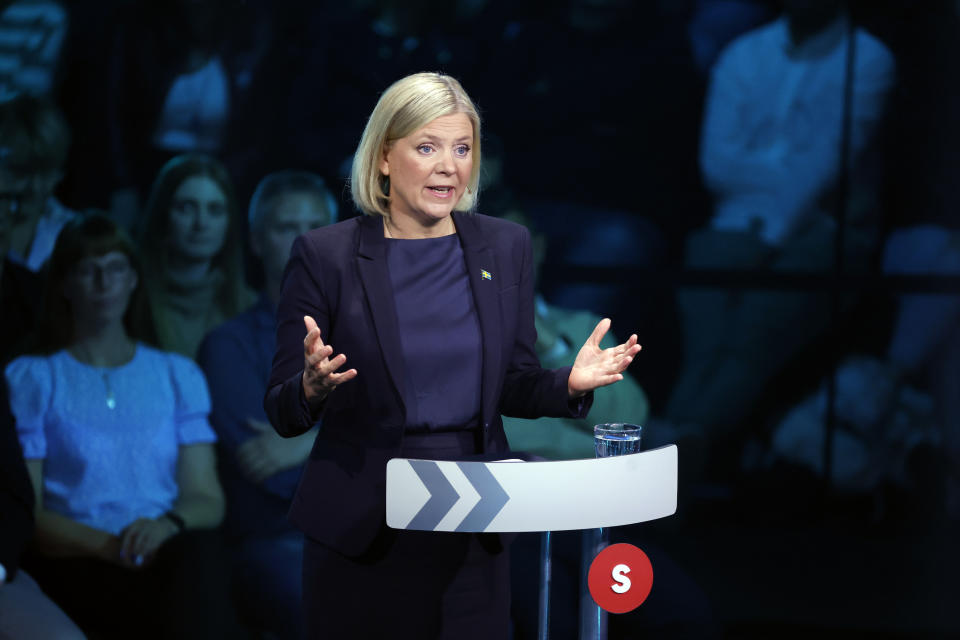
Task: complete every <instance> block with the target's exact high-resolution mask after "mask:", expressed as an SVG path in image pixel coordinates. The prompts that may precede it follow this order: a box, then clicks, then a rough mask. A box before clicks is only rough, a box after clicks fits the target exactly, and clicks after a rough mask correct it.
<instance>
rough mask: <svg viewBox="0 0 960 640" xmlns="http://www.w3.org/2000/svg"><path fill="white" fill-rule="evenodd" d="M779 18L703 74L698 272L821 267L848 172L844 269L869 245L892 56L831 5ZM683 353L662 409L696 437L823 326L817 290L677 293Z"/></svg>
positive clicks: (812, 4)
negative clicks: (706, 84)
mask: <svg viewBox="0 0 960 640" xmlns="http://www.w3.org/2000/svg"><path fill="white" fill-rule="evenodd" d="M783 5H784V7H783V8H784V12H783V15H782V16H781V17H780V18H778V19H777V20H775V21H774V22H772V23H770V24H769V25H766V26H763V27H761V28H758V29H756V30H754V31H751V32H749V33H747V34H745V35H743V36H741V37H740V38H738V39H737V40H735V41H734V42H733V43H732V44H731V45H730V46H729V47H727V48H726V50H725V51H724V52H723V53H722V54H721V56H720V59H719V60H718V61H717V63H716V66H715V67H714V69H713V73H712V78H711V86H710V91H709V95H708V98H707V104H706V113H705V115H704V125H703V136H702V141H701V155H700V161H701V166H702V169H703V175H704V179H705V181H706V184H707V186H708V187H709V189H710V191H711V192H712V194H713V196H714V200H715V208H714V214H713V217H712V219H711V221H710V225H709V228H707V229H705V230H702V231H700V232H697V233H695V234H693V235H692V236H691V237H690V238H689V239H688V242H687V247H686V258H685V260H686V264H687V266H688V267H692V268H699V269H725V268H726V269H755V268H761V269H762V268H772V269H779V270H787V271H805V270H814V271H817V270H820V271H823V272H826V271H828V270H830V269H832V267H833V264H834V259H835V249H834V246H835V237H836V235H837V221H836V220H835V219H834V214H835V212H836V207H837V204H836V196H837V188H838V184H839V181H840V180H841V179H842V177H841V176H842V174H843V173H844V172H848V173H847V175H848V177H849V192H848V194H847V195H848V201H847V202H845V203H844V206H845V212H846V213H845V220H844V224H845V228H844V235H843V237H844V238H845V242H844V247H843V256H844V270H845V271H847V272H859V273H863V272H865V271H866V270H867V269H868V268H869V267H870V265H871V259H872V257H873V256H874V255H875V252H876V251H877V249H878V247H877V234H878V227H879V220H878V217H879V216H878V212H877V205H876V192H877V187H878V184H877V180H878V175H877V173H876V154H875V153H871V149H873V145H874V144H875V142H876V139H877V136H876V133H877V127H878V124H879V123H880V122H881V118H882V116H883V113H884V107H885V102H886V98H887V95H888V93H889V92H890V90H891V88H892V85H893V80H894V62H893V57H892V55H891V54H890V52H889V51H888V50H887V48H886V47H885V46H884V45H883V44H881V43H880V41H878V40H877V39H876V38H874V37H873V36H871V35H869V34H868V33H866V32H865V31H864V30H863V29H861V28H857V27H855V26H854V25H852V24H851V22H850V18H849V17H848V16H847V14H846V13H845V12H844V11H843V9H842V6H843V3H842V2H841V1H840V0H786V1H785V2H784V3H783ZM848 52H849V53H850V54H851V55H853V56H854V58H853V61H852V65H853V66H852V68H851V71H852V75H851V76H850V77H849V81H850V82H851V83H852V87H851V97H852V104H851V118H850V129H849V155H848V157H846V158H844V159H843V160H842V161H841V159H840V156H841V138H842V136H843V131H844V112H843V105H844V95H845V93H844V91H845V86H846V82H847V80H848V78H847V74H846V69H847V54H848ZM679 303H680V307H681V315H682V320H683V332H684V360H683V364H682V367H681V374H680V377H679V380H678V381H677V384H676V386H675V388H674V390H673V392H672V394H671V398H670V400H669V402H668V404H667V407H666V411H665V414H666V417H667V418H668V419H670V420H671V421H673V422H674V423H675V424H681V425H685V426H688V427H690V428H691V429H692V430H693V431H695V432H699V433H701V434H704V435H706V436H707V437H708V438H717V437H721V435H722V434H723V433H729V432H730V431H731V430H733V429H735V428H737V427H738V426H740V424H741V422H742V421H743V420H744V419H745V417H746V416H747V415H748V414H749V412H750V411H751V410H752V409H753V408H754V405H755V403H756V402H757V400H758V399H759V397H760V396H761V394H762V393H763V391H764V387H765V385H767V384H768V383H769V381H770V380H771V378H772V377H773V375H774V374H775V373H777V372H778V371H779V370H780V369H781V368H782V367H783V366H785V364H786V363H788V362H789V361H790V360H791V359H792V358H793V357H795V356H796V355H797V354H798V353H800V352H801V351H802V350H803V349H804V348H805V347H806V346H807V345H809V344H810V343H811V342H812V341H813V340H814V339H816V338H817V337H818V336H820V335H822V334H823V333H824V332H825V331H826V330H827V328H828V327H829V325H830V321H831V316H830V298H829V295H828V294H827V293H826V292H823V293H821V292H813V293H805V292H797V293H792V292H768V291H735V292H728V291H725V290H722V289H709V290H706V289H699V290H685V291H681V292H680V294H679Z"/></svg>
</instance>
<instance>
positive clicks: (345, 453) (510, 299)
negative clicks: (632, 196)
mask: <svg viewBox="0 0 960 640" xmlns="http://www.w3.org/2000/svg"><path fill="white" fill-rule="evenodd" d="M453 221H454V224H455V226H456V229H457V234H458V235H459V236H460V240H461V243H462V245H463V253H464V258H465V260H466V265H467V272H468V274H469V279H470V286H471V288H472V290H473V296H474V301H475V303H476V309H477V315H478V318H479V323H480V333H481V337H482V342H483V365H482V372H481V390H480V393H481V415H480V424H481V428H482V430H483V438H482V442H483V452H482V453H484V454H487V455H492V456H496V455H497V454H500V453H505V452H507V451H508V450H509V447H508V445H507V439H506V435H505V434H504V431H503V423H502V421H501V418H500V415H501V413H503V414H507V415H510V416H516V417H521V418H537V417H540V416H556V417H566V416H570V417H583V416H585V415H586V412H587V410H588V409H589V407H590V404H591V403H592V395H589V394H588V395H587V396H585V397H584V398H581V399H580V400H578V401H573V402H571V401H570V400H569V399H568V396H567V378H568V376H569V373H570V369H569V367H566V368H563V369H557V370H545V369H542V368H541V367H540V362H539V360H538V359H537V356H536V353H535V351H534V344H535V343H536V339H537V334H536V329H534V321H533V318H534V310H533V304H534V302H533V264H532V251H531V244H530V234H529V232H528V231H527V230H526V229H525V228H524V227H522V226H520V225H517V224H515V223H512V222H508V221H505V220H500V219H498V218H491V217H488V216H483V215H480V214H462V213H457V212H454V214H453ZM305 315H309V316H312V317H313V318H314V320H316V322H317V325H318V326H319V327H320V331H321V338H322V339H323V341H324V342H325V343H326V344H329V345H331V346H332V347H333V349H334V353H343V354H345V355H346V356H347V362H346V365H345V366H344V367H343V369H348V368H351V367H353V368H356V370H357V377H356V378H354V379H353V380H351V381H349V382H346V383H344V384H341V385H340V386H338V387H337V389H335V390H334V391H333V392H332V393H331V394H330V395H329V396H328V397H327V399H326V401H325V402H324V403H323V405H322V406H321V407H319V408H313V410H311V408H310V407H309V406H308V405H307V403H306V401H305V399H304V394H303V388H302V382H301V377H302V373H303V339H304V336H305V335H306V329H305V328H304V324H303V316H305ZM404 383H405V381H404V377H403V353H402V351H401V345H400V332H399V327H398V322H397V314H396V309H395V305H394V299H393V290H392V287H391V283H390V274H389V272H388V271H387V258H386V240H385V238H384V236H383V222H382V220H381V218H380V216H361V217H359V218H351V219H349V220H345V221H343V222H340V223H337V224H334V225H331V226H327V227H322V228H319V229H315V230H313V231H310V232H308V233H306V234H304V235H303V236H301V237H299V238H297V240H296V241H295V242H294V245H293V248H292V249H291V253H290V260H289V262H288V264H287V268H286V272H285V273H284V278H283V288H282V292H281V296H280V302H279V305H278V309H277V351H276V354H275V355H274V359H273V370H272V371H271V374H270V380H269V382H268V387H267V393H266V397H265V398H264V408H265V409H266V412H267V416H268V417H269V418H270V422H271V423H272V424H273V426H274V428H275V429H276V430H277V432H278V433H280V434H281V435H283V436H288V437H292V436H296V435H299V434H301V433H304V432H306V431H307V430H309V429H310V428H311V427H312V426H313V425H314V424H315V423H316V421H317V420H320V419H322V426H321V428H320V431H319V435H318V436H317V440H316V444H315V445H314V447H313V451H312V452H311V454H310V458H309V460H308V461H307V464H306V466H305V468H304V471H303V476H302V477H301V480H300V485H299V487H298V489H297V493H296V495H295V496H294V499H293V503H292V505H291V507H290V519H291V520H292V521H293V523H294V524H295V525H296V526H298V527H299V528H300V529H301V530H303V531H304V533H306V534H307V535H308V536H310V537H311V538H313V539H315V540H317V541H319V542H321V543H323V544H325V545H327V546H329V547H331V548H333V549H336V550H337V551H339V552H341V553H344V554H346V555H359V554H361V553H363V552H364V551H366V549H367V548H368V546H369V544H370V543H371V542H372V540H373V538H374V536H375V535H376V534H377V532H378V531H379V529H380V527H381V526H382V524H383V522H384V519H385V505H386V463H387V461H388V460H389V459H390V458H393V457H396V456H397V455H398V453H399V451H400V449H401V447H402V443H403V426H404V424H405V422H406V416H405V407H404V401H403V398H404V388H403V385H404Z"/></svg>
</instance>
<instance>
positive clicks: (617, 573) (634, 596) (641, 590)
mask: <svg viewBox="0 0 960 640" xmlns="http://www.w3.org/2000/svg"><path fill="white" fill-rule="evenodd" d="M628 573H629V574H630V577H627V574H628ZM611 578H612V579H613V580H611ZM587 585H588V586H589V587H590V595H591V596H592V597H593V601H594V602H596V603H597V606H599V607H600V608H602V609H604V610H605V611H609V612H610V613H627V612H628V611H633V610H634V609H636V608H637V607H639V606H640V605H641V604H642V603H643V601H644V600H646V599H647V596H649V595H650V589H652V588H653V567H652V566H651V565H650V558H648V557H647V554H645V553H644V552H643V551H642V550H640V549H639V548H637V547H635V546H633V545H632V544H626V543H624V542H620V543H617V544H612V545H610V546H609V547H607V548H606V549H604V550H603V551H601V552H600V553H598V554H597V557H596V558H594V559H593V562H592V563H591V564H590V571H589V572H588V573H587Z"/></svg>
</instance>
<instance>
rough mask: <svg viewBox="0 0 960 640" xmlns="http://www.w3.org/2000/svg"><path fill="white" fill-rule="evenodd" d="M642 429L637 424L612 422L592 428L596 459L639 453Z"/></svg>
mask: <svg viewBox="0 0 960 640" xmlns="http://www.w3.org/2000/svg"><path fill="white" fill-rule="evenodd" d="M642 429H643V427H641V426H640V425H638V424H628V423H625V422H612V423H608V424H598V425H596V426H594V427H593V445H594V447H595V449H596V451H597V457H598V458H609V457H610V456H625V455H627V454H630V453H639V452H640V433H641V431H642Z"/></svg>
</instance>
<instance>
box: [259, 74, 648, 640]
mask: <svg viewBox="0 0 960 640" xmlns="http://www.w3.org/2000/svg"><path fill="white" fill-rule="evenodd" d="M479 172H480V119H479V117H478V115H477V110H476V107H475V106H474V104H473V102H472V101H471V100H470V98H469V96H468V95H467V94H466V92H465V91H464V90H463V87H461V86H460V84H459V83H458V82H457V81H456V80H454V79H453V78H451V77H449V76H445V75H441V74H436V73H421V74H415V75H412V76H408V77H406V78H403V79H401V80H399V81H397V82H396V83H394V84H393V85H392V86H391V87H390V88H388V89H387V90H386V92H385V93H384V94H383V95H382V96H381V98H380V100H379V102H378V103H377V106H376V107H375V108H374V111H373V113H372V114H371V116H370V119H369V121H368V123H367V126H366V129H365V130H364V133H363V136H362V138H361V141H360V144H359V147H358V149H357V152H356V155H355V157H354V166H353V177H352V185H351V189H352V195H353V199H354V202H355V203H356V204H357V206H358V207H359V208H360V209H361V210H362V211H363V212H364V213H365V214H366V215H364V216H362V217H360V218H354V219H351V220H347V221H344V222H341V223H339V224H335V225H331V226H329V227H324V228H322V229H317V230H314V231H311V232H309V233H307V234H305V235H303V236H301V237H300V238H298V239H297V241H296V242H295V243H294V246H293V249H292V251H291V255H290V261H289V263H288V265H287V271H286V275H285V278H284V283H283V288H282V292H281V296H280V302H279V308H278V318H277V352H276V355H275V357H274V363H273V371H272V373H271V376H270V381H269V386H268V390H267V395H266V398H265V402H264V404H265V408H266V411H267V415H268V416H269V417H270V420H271V422H272V423H273V426H274V428H275V429H276V430H277V431H278V432H280V434H281V435H285V436H294V435H298V434H300V433H304V432H306V431H308V430H309V429H310V428H312V427H313V425H314V424H315V423H316V422H317V421H321V425H320V429H319V432H318V436H317V440H316V444H315V445H314V448H313V452H312V454H311V456H310V459H309V460H308V461H307V464H306V467H305V468H304V473H303V477H302V480H301V482H300V486H299V489H298V492H297V494H296V496H295V497H294V500H293V505H292V507H291V511H290V516H291V518H292V520H293V521H294V523H295V524H296V525H297V526H299V527H300V528H301V529H302V530H303V531H304V532H305V533H306V536H307V545H306V549H305V554H304V573H303V575H304V584H303V588H304V610H305V614H306V630H307V635H308V636H309V637H311V638H321V637H322V638H341V637H353V638H373V637H393V638H396V637H403V638H436V637H444V638H448V637H449V638H483V639H485V640H489V639H491V638H506V637H508V634H509V610H510V589H509V563H508V557H507V550H506V549H505V547H504V541H503V540H502V539H501V538H500V537H499V536H497V535H479V534H472V533H452V534H441V533H432V532H419V531H399V532H398V531H396V530H393V529H389V528H388V527H387V526H386V524H385V521H384V517H385V514H384V507H385V504H384V501H385V491H384V485H385V475H386V472H385V465H386V462H387V460H389V459H390V458H392V457H396V456H405V457H416V458H426V459H449V458H463V457H465V456H474V455H487V456H497V455H502V454H503V453H505V452H507V451H508V445H507V440H506V437H505V435H504V432H503V426H502V423H501V418H500V414H501V412H502V413H506V414H511V415H516V416H520V417H536V416H543V415H551V416H583V415H585V414H586V412H587V410H588V408H589V406H590V402H591V392H592V391H593V389H595V388H596V387H599V386H602V385H607V384H611V383H614V382H616V381H618V380H620V379H622V377H623V376H622V373H621V372H622V371H623V370H624V369H625V368H626V367H627V365H628V364H629V363H630V362H631V360H632V359H633V357H634V356H635V355H636V354H637V352H638V351H639V349H640V347H639V345H637V344H636V342H637V339H636V336H632V337H631V338H630V339H629V340H628V341H627V342H626V343H623V344H620V345H618V346H616V347H614V348H610V349H606V350H603V349H600V348H599V346H598V345H599V341H600V339H601V338H602V337H603V334H604V333H606V330H607V328H608V327H609V324H610V321H609V320H604V321H602V322H601V323H600V324H599V325H597V327H596V329H595V330H594V332H593V334H592V335H591V336H590V337H589V339H588V340H587V342H586V344H585V345H584V346H583V348H582V349H581V350H580V352H579V355H578V356H577V359H576V362H575V363H574V365H573V366H572V367H565V368H563V369H558V370H544V369H542V368H541V367H540V364H539V362H538V360H537V357H536V353H535V350H534V343H535V341H536V332H535V330H534V314H533V270H532V260H531V247H530V235H529V233H528V232H527V231H526V229H524V228H523V227H521V226H519V225H517V224H514V223H511V222H507V221H504V220H499V219H496V218H490V217H486V216H483V215H479V214H476V213H472V210H473V208H474V205H475V203H476V200H477V185H478V177H479ZM335 354H336V355H335ZM398 634H399V635H398Z"/></svg>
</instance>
